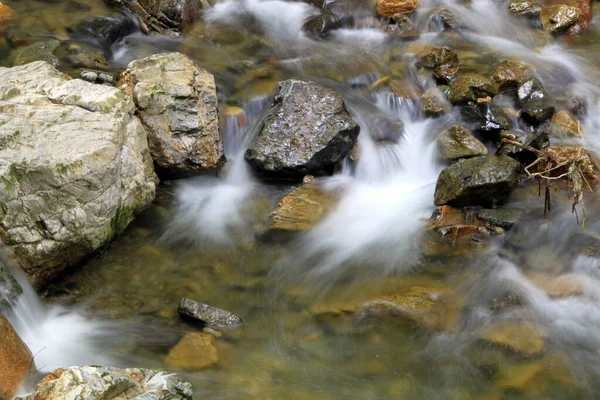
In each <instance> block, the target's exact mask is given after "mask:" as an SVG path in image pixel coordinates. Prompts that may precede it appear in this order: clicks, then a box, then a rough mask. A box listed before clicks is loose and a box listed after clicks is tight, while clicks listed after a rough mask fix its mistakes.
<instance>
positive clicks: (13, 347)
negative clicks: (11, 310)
mask: <svg viewBox="0 0 600 400" xmlns="http://www.w3.org/2000/svg"><path fill="white" fill-rule="evenodd" d="M33 369H35V366H34V364H33V357H32V355H31V352H30V351H29V349H28V348H27V346H26V345H25V343H23V341H22V340H21V338H19V336H18V335H17V332H15V330H14V329H13V327H12V326H11V325H10V322H8V320H7V319H6V318H5V317H4V316H3V315H1V314H0V399H11V398H13V396H14V395H15V394H16V391H17V389H18V388H19V385H20V384H21V381H22V380H23V379H24V378H25V377H27V375H28V374H29V371H30V370H33Z"/></svg>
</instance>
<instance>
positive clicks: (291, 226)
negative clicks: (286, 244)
mask: <svg viewBox="0 0 600 400" xmlns="http://www.w3.org/2000/svg"><path fill="white" fill-rule="evenodd" d="M335 203H336V200H335V197H334V196H333V195H332V194H328V193H325V192H324V191H323V190H322V189H321V188H320V187H319V186H318V185H315V184H312V183H309V184H304V185H302V186H300V187H299V188H297V189H295V190H293V191H291V192H290V193H288V194H287V195H286V196H285V197H284V198H283V199H282V200H281V201H280V202H279V207H278V208H277V210H275V211H274V212H273V213H272V214H271V226H270V229H271V230H282V231H288V232H298V231H305V230H308V229H310V228H311V227H312V226H314V225H315V224H316V223H317V222H318V221H319V220H320V219H321V217H322V216H323V215H324V214H325V213H326V212H327V211H329V210H330V209H331V208H333V206H334V204H335Z"/></svg>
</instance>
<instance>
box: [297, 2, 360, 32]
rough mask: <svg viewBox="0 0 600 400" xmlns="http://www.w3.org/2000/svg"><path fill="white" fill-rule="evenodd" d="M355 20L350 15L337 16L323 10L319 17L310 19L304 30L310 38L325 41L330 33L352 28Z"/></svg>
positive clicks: (303, 26)
mask: <svg viewBox="0 0 600 400" xmlns="http://www.w3.org/2000/svg"><path fill="white" fill-rule="evenodd" d="M353 23H354V19H353V18H352V16H349V15H337V14H335V13H333V12H331V11H330V10H328V9H325V10H323V12H322V13H321V14H319V15H315V16H312V17H310V18H309V19H308V20H306V22H305V23H304V25H302V30H303V31H304V32H305V33H306V34H307V36H308V37H310V38H313V39H319V38H321V39H323V38H326V37H327V36H329V33H330V32H331V31H333V30H335V29H339V28H343V27H347V26H352V24H353Z"/></svg>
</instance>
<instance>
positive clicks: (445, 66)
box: [416, 47, 460, 83]
mask: <svg viewBox="0 0 600 400" xmlns="http://www.w3.org/2000/svg"><path fill="white" fill-rule="evenodd" d="M459 63H460V61H459V59H458V55H457V54H456V53H455V52H454V51H453V50H452V49H450V48H449V47H432V48H431V49H430V50H429V51H428V52H426V53H425V54H423V55H421V57H420V58H419V60H418V61H417V64H416V65H417V67H418V68H427V69H430V70H432V73H433V78H434V79H436V80H437V81H438V82H440V83H448V82H450V81H451V80H452V78H454V76H455V75H456V73H457V72H458V64H459Z"/></svg>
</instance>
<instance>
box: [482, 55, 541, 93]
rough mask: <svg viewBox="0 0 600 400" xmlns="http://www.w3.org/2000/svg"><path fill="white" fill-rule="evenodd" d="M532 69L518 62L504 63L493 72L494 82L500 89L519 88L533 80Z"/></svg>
mask: <svg viewBox="0 0 600 400" xmlns="http://www.w3.org/2000/svg"><path fill="white" fill-rule="evenodd" d="M532 73H533V70H532V69H531V67H529V66H527V65H525V64H522V63H520V62H517V61H504V62H502V63H501V64H500V65H498V66H497V67H496V68H494V70H493V71H492V80H493V81H494V83H495V84H496V86H497V87H498V89H500V90H502V89H506V88H512V87H519V86H521V85H522V84H523V82H525V81H526V80H527V79H530V78H531V75H532Z"/></svg>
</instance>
